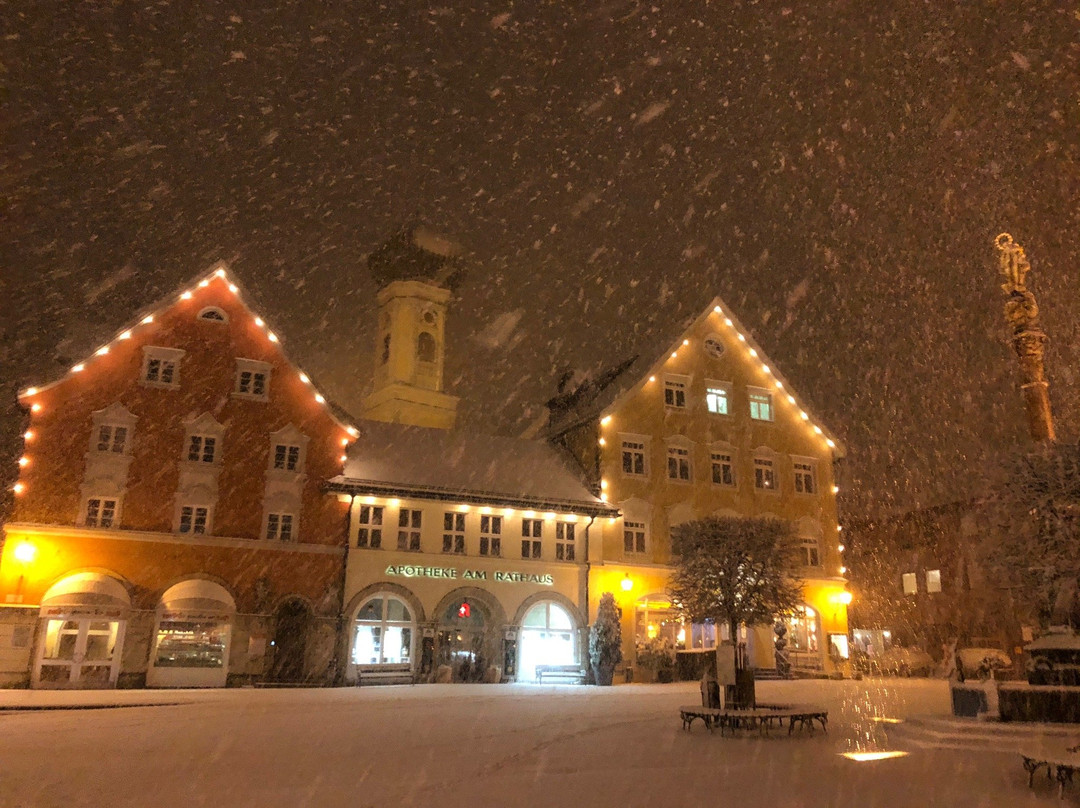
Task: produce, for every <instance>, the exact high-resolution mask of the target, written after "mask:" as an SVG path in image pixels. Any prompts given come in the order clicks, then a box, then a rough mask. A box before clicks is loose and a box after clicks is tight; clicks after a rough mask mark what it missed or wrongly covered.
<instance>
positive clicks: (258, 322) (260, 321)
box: [255, 317, 266, 328]
mask: <svg viewBox="0 0 1080 808" xmlns="http://www.w3.org/2000/svg"><path fill="white" fill-rule="evenodd" d="M255 325H257V326H258V327H259V328H262V327H263V326H264V325H266V323H264V322H263V318H262V317H256V318H255Z"/></svg>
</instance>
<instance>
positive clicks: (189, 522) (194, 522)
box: [177, 505, 210, 536]
mask: <svg viewBox="0 0 1080 808" xmlns="http://www.w3.org/2000/svg"><path fill="white" fill-rule="evenodd" d="M177 532H178V533H190V534H192V535H197V536H202V535H205V534H207V533H209V532H210V509H209V508H207V507H204V506H202V505H181V506H180V520H179V524H178V526H177Z"/></svg>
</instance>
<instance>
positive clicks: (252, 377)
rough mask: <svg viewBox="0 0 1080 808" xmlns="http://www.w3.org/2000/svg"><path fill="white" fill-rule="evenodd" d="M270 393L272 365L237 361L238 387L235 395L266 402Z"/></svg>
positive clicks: (234, 391)
mask: <svg viewBox="0 0 1080 808" xmlns="http://www.w3.org/2000/svg"><path fill="white" fill-rule="evenodd" d="M269 393H270V365H268V364H267V363H266V362H259V361H257V360H255V359H237V360H236V387H235V389H234V390H233V395H235V396H238V397H240V398H250V399H255V400H257V401H266V400H267V398H268V397H269Z"/></svg>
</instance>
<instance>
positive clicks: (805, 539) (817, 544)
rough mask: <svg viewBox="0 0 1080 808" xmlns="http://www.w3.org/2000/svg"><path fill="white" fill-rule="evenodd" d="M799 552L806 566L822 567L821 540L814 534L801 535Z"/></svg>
mask: <svg viewBox="0 0 1080 808" xmlns="http://www.w3.org/2000/svg"><path fill="white" fill-rule="evenodd" d="M799 554H800V561H801V562H802V565H803V566H804V567H820V566H821V540H820V539H818V538H816V537H814V536H799Z"/></svg>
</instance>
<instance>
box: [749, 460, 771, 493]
mask: <svg viewBox="0 0 1080 808" xmlns="http://www.w3.org/2000/svg"><path fill="white" fill-rule="evenodd" d="M754 488H756V489H757V490H758V491H776V467H775V464H774V463H773V460H772V458H771V457H755V458H754Z"/></svg>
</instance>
